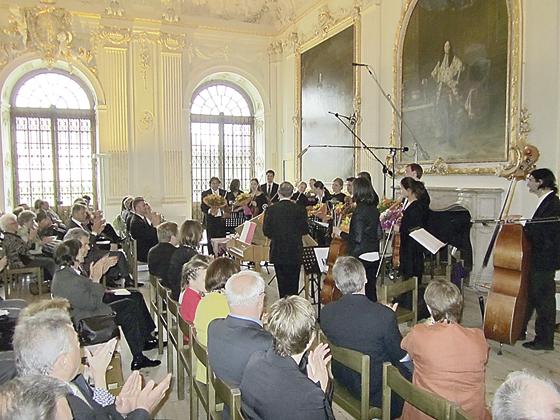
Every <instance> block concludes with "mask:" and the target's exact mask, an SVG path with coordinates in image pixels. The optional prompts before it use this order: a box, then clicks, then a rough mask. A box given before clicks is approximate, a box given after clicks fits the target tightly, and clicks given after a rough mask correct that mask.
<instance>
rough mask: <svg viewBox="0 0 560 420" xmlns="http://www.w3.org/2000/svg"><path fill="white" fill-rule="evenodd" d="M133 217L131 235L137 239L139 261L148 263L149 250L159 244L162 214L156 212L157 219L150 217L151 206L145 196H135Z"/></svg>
mask: <svg viewBox="0 0 560 420" xmlns="http://www.w3.org/2000/svg"><path fill="white" fill-rule="evenodd" d="M132 211H133V214H132V217H131V218H130V236H132V238H133V239H136V244H137V246H136V252H137V255H138V261H141V262H144V263H147V262H148V252H149V251H150V249H151V248H152V247H154V246H156V245H157V244H158V237H157V231H156V228H155V226H154V224H155V225H156V226H157V225H159V224H160V222H161V216H159V215H157V214H156V220H155V221H154V219H153V218H150V217H149V216H150V208H149V206H148V204H147V203H146V201H145V200H144V197H135V198H134V200H132Z"/></svg>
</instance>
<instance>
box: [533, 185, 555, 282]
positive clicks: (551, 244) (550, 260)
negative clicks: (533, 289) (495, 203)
mask: <svg viewBox="0 0 560 420" xmlns="http://www.w3.org/2000/svg"><path fill="white" fill-rule="evenodd" d="M547 217H560V200H559V199H558V196H557V195H556V194H555V193H550V194H549V195H548V196H547V197H546V198H545V199H544V200H543V202H542V203H541V204H540V205H539V207H538V208H537V211H536V212H535V214H534V215H533V219H542V218H547ZM524 230H525V234H526V235H527V238H528V239H529V241H530V242H531V246H532V250H531V255H532V258H531V263H532V264H531V268H532V269H534V270H537V271H553V270H558V269H559V268H560V222H552V223H527V224H526V225H525V228H524Z"/></svg>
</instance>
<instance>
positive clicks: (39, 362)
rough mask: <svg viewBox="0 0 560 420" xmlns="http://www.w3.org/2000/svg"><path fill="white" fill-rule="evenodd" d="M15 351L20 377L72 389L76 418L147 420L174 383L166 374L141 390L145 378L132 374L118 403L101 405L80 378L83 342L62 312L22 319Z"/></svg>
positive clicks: (48, 311) (46, 312)
mask: <svg viewBox="0 0 560 420" xmlns="http://www.w3.org/2000/svg"><path fill="white" fill-rule="evenodd" d="M14 352H15V354H16V365H17V370H18V373H19V375H20V376H22V377H23V376H28V375H46V376H50V377H53V378H57V379H59V380H61V381H64V382H65V383H66V384H68V385H69V386H70V387H71V389H72V392H71V393H69V394H68V395H67V397H66V399H67V401H68V403H69V405H70V408H71V410H72V415H73V417H74V418H76V419H85V418H88V419H89V418H95V419H107V420H109V419H123V418H125V417H126V418H127V419H147V418H149V413H150V412H151V411H152V410H153V409H154V408H155V407H156V406H157V404H158V403H159V402H160V401H161V400H162V399H163V397H164V395H165V392H166V391H167V389H168V387H169V383H170V380H171V375H167V377H166V378H165V379H164V380H163V381H162V382H161V383H160V384H159V385H158V386H155V384H154V382H153V381H149V382H148V383H147V384H146V385H145V387H144V389H142V385H141V384H142V378H141V377H140V375H139V373H138V372H133V373H132V375H130V377H129V378H128V379H127V381H126V382H125V384H124V386H123V388H122V390H121V393H120V395H119V396H118V397H117V398H116V400H115V403H114V404H110V405H107V406H105V407H103V406H101V405H100V404H98V403H97V402H96V401H95V400H94V399H93V390H92V388H91V387H90V386H89V385H88V383H87V382H86V381H85V380H84V378H83V376H82V375H79V370H80V366H81V357H80V343H79V340H78V336H77V334H76V331H75V330H74V328H73V327H72V323H71V320H70V317H69V316H68V313H67V312H66V311H64V310H61V309H47V310H43V311H41V312H38V313H36V314H34V315H32V316H26V317H23V318H21V319H20V320H19V322H18V324H17V326H16V329H15V333H14ZM154 386H155V388H154Z"/></svg>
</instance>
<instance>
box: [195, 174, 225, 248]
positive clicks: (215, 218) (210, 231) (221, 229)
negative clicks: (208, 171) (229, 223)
mask: <svg viewBox="0 0 560 420" xmlns="http://www.w3.org/2000/svg"><path fill="white" fill-rule="evenodd" d="M221 183H222V182H221V181H220V178H218V177H216V176H213V177H212V178H210V188H209V189H207V190H206V191H203V192H202V196H201V203H200V208H201V210H202V213H203V215H204V223H203V224H204V226H205V227H206V239H207V240H208V254H210V255H213V254H214V249H213V248H212V238H225V236H226V223H225V221H224V218H223V215H224V214H223V210H222V209H213V208H210V206H208V205H207V204H206V203H205V202H204V197H206V196H207V195H210V194H216V195H220V196H222V197H224V198H225V197H226V194H227V191H226V190H223V189H221V188H220V184H221Z"/></svg>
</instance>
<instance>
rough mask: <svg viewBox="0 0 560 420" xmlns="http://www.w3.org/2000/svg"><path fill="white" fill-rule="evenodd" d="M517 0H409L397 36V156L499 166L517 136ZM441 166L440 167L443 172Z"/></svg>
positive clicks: (476, 167) (462, 167)
mask: <svg viewBox="0 0 560 420" xmlns="http://www.w3.org/2000/svg"><path fill="white" fill-rule="evenodd" d="M520 19H521V11H520V4H519V0H407V1H406V4H405V5H404V8H403V16H402V20H401V25H400V28H399V32H398V37H397V45H396V49H395V55H396V63H395V64H396V71H395V75H396V80H395V98H396V102H397V107H398V108H399V110H400V111H401V116H402V118H399V117H398V115H395V116H394V133H395V134H396V136H395V137H396V138H393V143H395V144H400V146H401V147H408V148H409V152H408V153H403V154H401V156H400V163H402V164H406V163H409V162H412V161H418V162H419V163H422V164H427V165H430V164H432V165H433V164H434V162H436V165H435V169H434V171H437V170H438V165H439V167H440V168H445V171H443V172H446V171H447V172H449V173H494V172H495V171H496V167H497V166H498V165H499V164H500V163H506V162H507V161H508V159H509V156H510V151H511V149H512V148H513V147H515V146H516V144H517V142H518V141H519V139H520V131H519V122H520V115H521V114H520V95H521V51H520V49H521V40H520V37H521V35H520V28H521V22H520ZM440 172H441V171H440Z"/></svg>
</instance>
